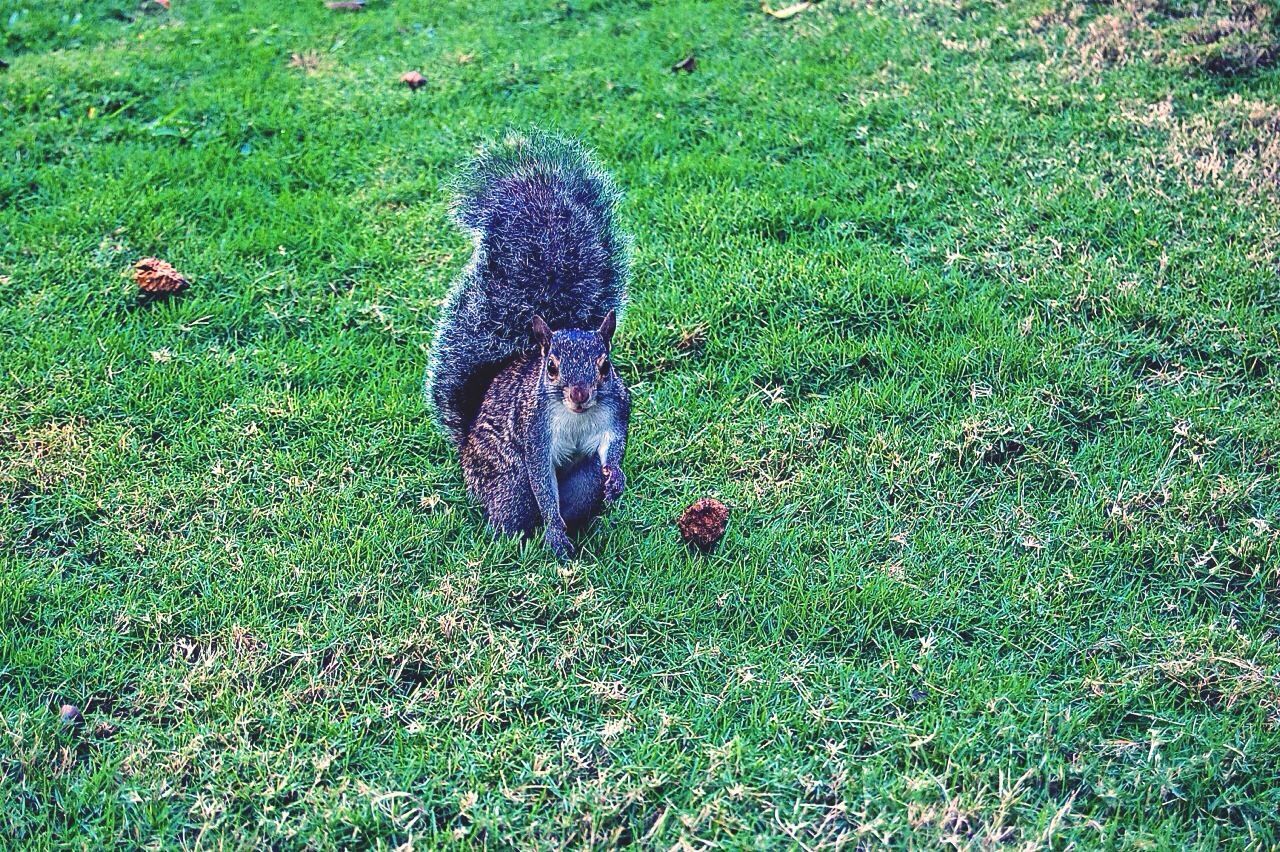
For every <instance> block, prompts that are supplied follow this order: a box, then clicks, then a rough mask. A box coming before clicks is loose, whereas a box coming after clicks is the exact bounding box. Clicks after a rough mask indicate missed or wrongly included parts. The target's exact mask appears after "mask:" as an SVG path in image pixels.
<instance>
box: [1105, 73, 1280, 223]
mask: <svg viewBox="0 0 1280 852" xmlns="http://www.w3.org/2000/svg"><path fill="white" fill-rule="evenodd" d="M1121 117H1122V118H1123V120H1124V121H1126V122H1128V123H1130V124H1133V125H1137V126H1139V127H1144V128H1149V129H1151V130H1156V131H1162V132H1163V133H1164V134H1165V139H1164V142H1163V144H1162V145H1159V146H1157V147H1156V148H1155V149H1154V150H1153V151H1152V152H1151V157H1152V159H1153V160H1154V162H1153V163H1152V170H1153V171H1154V172H1159V173H1165V172H1170V173H1173V174H1176V175H1177V176H1178V177H1179V178H1181V180H1182V181H1183V183H1185V184H1186V185H1187V186H1189V187H1191V188H1193V189H1206V188H1207V189H1219V190H1223V189H1225V190H1233V191H1236V192H1239V193H1241V194H1243V195H1244V196H1246V197H1253V198H1261V199H1275V198H1280V105H1277V104H1273V103H1269V102H1267V101H1262V100H1255V99H1251V98H1245V97H1243V96H1241V95H1239V94H1232V95H1228V96H1227V97H1225V98H1223V99H1221V100H1218V101H1216V102H1213V103H1212V104H1211V105H1210V106H1209V107H1208V108H1207V109H1205V110H1202V111H1201V112H1198V113H1195V114H1193V115H1186V116H1179V115H1178V109H1177V104H1175V102H1174V100H1173V98H1172V97H1168V98H1165V99H1164V100H1160V101H1157V102H1155V103H1153V104H1147V105H1139V106H1137V107H1133V108H1129V109H1125V110H1122V111H1121Z"/></svg>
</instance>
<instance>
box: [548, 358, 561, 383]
mask: <svg viewBox="0 0 1280 852" xmlns="http://www.w3.org/2000/svg"><path fill="white" fill-rule="evenodd" d="M559 375H560V368H559V367H557V366H556V365H555V362H554V361H548V362H547V378H548V379H551V380H553V381H554V380H555V379H556V378H558V377H559Z"/></svg>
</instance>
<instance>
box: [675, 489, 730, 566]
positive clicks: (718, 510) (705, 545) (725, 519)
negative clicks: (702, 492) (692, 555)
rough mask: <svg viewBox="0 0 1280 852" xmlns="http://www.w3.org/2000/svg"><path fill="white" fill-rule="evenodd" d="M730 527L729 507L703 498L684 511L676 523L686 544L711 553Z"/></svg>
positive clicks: (711, 499) (713, 499)
mask: <svg viewBox="0 0 1280 852" xmlns="http://www.w3.org/2000/svg"><path fill="white" fill-rule="evenodd" d="M728 525H729V507H728V506H726V505H725V504H723V503H721V502H720V501H719V500H717V499H715V498H714V497H703V498H702V499H701V500H699V501H697V502H696V503H694V504H693V505H692V506H690V507H689V508H687V509H685V510H684V513H683V514H681V515H680V517H679V519H678V520H677V521H676V526H677V527H678V528H679V530H680V537H681V538H683V539H684V542H685V544H688V545H689V546H691V547H696V548H698V550H701V551H702V552H703V553H710V552H711V551H712V550H714V549H715V547H716V545H717V544H719V543H720V539H722V538H723V537H724V530H725V527H727V526H728Z"/></svg>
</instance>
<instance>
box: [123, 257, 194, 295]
mask: <svg viewBox="0 0 1280 852" xmlns="http://www.w3.org/2000/svg"><path fill="white" fill-rule="evenodd" d="M133 280H134V281H136V282H137V284H138V291H139V292H140V293H141V294H142V295H143V296H146V297H148V298H152V299H155V298H160V297H163V296H172V295H173V294H175V293H181V292H182V291H183V290H185V289H187V287H189V286H190V283H191V282H189V281H187V279H186V278H185V277H183V275H182V273H181V272H179V271H178V270H176V269H174V268H173V264H171V263H169V262H168V261H165V260H161V259H160V258H158V257H144V258H143V259H142V260H140V261H138V262H137V263H135V264H134V265H133Z"/></svg>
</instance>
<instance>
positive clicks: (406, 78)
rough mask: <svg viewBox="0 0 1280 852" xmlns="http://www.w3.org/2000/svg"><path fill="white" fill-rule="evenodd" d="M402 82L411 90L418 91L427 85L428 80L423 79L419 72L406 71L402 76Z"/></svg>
mask: <svg viewBox="0 0 1280 852" xmlns="http://www.w3.org/2000/svg"><path fill="white" fill-rule="evenodd" d="M400 82H401V83H404V84H405V85H406V86H408V87H409V88H410V89H413V90H415V91H417V90H418V89H420V88H422V87H423V86H425V85H427V78H426V77H423V76H422V75H421V74H419V73H418V72H417V71H406V72H404V73H403V74H401V75H400Z"/></svg>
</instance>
